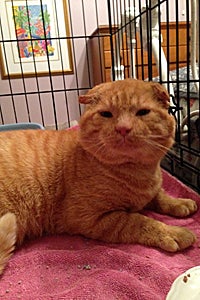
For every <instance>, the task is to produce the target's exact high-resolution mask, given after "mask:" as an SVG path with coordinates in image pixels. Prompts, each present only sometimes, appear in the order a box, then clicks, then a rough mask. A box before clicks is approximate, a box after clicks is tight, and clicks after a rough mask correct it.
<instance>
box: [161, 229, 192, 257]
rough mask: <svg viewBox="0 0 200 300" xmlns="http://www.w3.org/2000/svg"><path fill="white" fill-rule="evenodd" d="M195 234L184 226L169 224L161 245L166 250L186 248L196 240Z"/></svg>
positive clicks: (172, 250) (173, 250)
mask: <svg viewBox="0 0 200 300" xmlns="http://www.w3.org/2000/svg"><path fill="white" fill-rule="evenodd" d="M196 240H197V238H196V236H195V234H194V233H193V232H192V231H191V230H189V229H187V228H183V227H178V226H168V230H167V234H166V236H165V237H164V238H163V239H162V241H161V242H160V245H159V247H160V248H162V249H163V250H165V251H169V252H177V251H179V250H183V249H186V248H188V247H190V246H191V245H193V244H194V243H195V242H196Z"/></svg>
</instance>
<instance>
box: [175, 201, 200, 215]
mask: <svg viewBox="0 0 200 300" xmlns="http://www.w3.org/2000/svg"><path fill="white" fill-rule="evenodd" d="M197 209H198V207H197V204H196V202H195V201H193V200H191V199H182V198H178V199H174V205H173V207H171V214H172V215H173V216H175V217H187V216H189V215H191V214H193V213H195V212H196V211H197Z"/></svg>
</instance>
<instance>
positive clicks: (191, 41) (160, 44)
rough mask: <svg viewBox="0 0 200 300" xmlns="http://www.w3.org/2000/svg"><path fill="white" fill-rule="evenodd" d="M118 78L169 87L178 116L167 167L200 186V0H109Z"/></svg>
mask: <svg viewBox="0 0 200 300" xmlns="http://www.w3.org/2000/svg"><path fill="white" fill-rule="evenodd" d="M109 13H110V20H112V21H111V23H112V26H111V28H110V34H111V35H112V38H111V39H110V40H111V43H112V47H111V48H112V50H111V52H112V55H111V69H112V78H113V80H118V79H124V78H127V77H133V78H136V79H143V80H153V81H157V82H160V83H161V84H163V85H165V87H166V88H167V89H168V91H169V93H170V98H171V107H170V113H171V114H173V115H174V117H175V118H176V120H177V131H176V143H175V145H174V147H173V148H172V150H171V151H170V152H169V153H168V154H167V157H166V158H165V159H164V160H163V162H162V166H163V167H164V168H166V169H167V170H169V171H170V172H171V173H172V174H174V175H176V176H177V177H179V178H180V179H181V180H182V181H184V182H185V183H187V184H188V185H190V186H192V187H193V188H195V189H197V190H198V191H199V190H200V179H199V176H200V171H199V167H200V155H199V150H200V118H199V117H200V113H199V67H198V61H199V50H198V49H199V41H198V36H199V33H198V28H199V17H198V16H199V6H198V1H195V0H194V1H191V2H190V1H187V0H186V1H158V0H152V1H109Z"/></svg>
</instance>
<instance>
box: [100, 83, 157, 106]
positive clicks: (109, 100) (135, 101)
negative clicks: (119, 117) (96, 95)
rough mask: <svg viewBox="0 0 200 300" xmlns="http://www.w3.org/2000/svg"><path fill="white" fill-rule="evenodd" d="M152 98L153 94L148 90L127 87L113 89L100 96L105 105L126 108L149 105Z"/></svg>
mask: <svg viewBox="0 0 200 300" xmlns="http://www.w3.org/2000/svg"><path fill="white" fill-rule="evenodd" d="M102 96H103V95H102ZM152 99H153V94H152V91H150V90H141V89H136V88H129V89H126V90H113V91H112V92H111V93H107V94H105V95H104V97H102V102H103V103H104V104H106V105H107V106H111V107H112V106H116V107H118V108H121V109H127V108H135V107H140V106H145V105H150V104H152ZM103 103H102V104H103Z"/></svg>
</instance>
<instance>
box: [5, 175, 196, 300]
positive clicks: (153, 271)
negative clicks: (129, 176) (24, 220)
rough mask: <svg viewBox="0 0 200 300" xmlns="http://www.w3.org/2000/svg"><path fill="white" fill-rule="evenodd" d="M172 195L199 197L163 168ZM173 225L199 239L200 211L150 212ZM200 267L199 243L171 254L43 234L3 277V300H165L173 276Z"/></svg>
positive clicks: (21, 251)
mask: <svg viewBox="0 0 200 300" xmlns="http://www.w3.org/2000/svg"><path fill="white" fill-rule="evenodd" d="M163 177H164V183H163V185H164V187H165V189H166V190H167V191H168V192H169V193H170V194H172V195H174V196H181V197H191V198H193V199H195V200H196V201H197V202H198V203H199V206H200V197H199V196H198V195H197V194H195V193H194V192H193V191H191V190H190V189H189V188H187V187H186V186H184V185H183V184H182V183H180V182H179V181H177V180H176V179H175V178H173V177H172V176H171V175H169V174H168V173H166V172H163ZM151 216H153V217H155V218H157V219H159V220H163V221H164V222H166V223H169V224H173V225H184V226H188V227H189V228H191V229H193V230H194V231H195V232H196V234H197V236H198V237H199V241H200V210H199V211H198V212H197V213H196V214H195V215H193V216H192V217H189V218H187V219H176V218H172V217H167V216H161V215H158V214H156V213H151ZM196 265H200V247H199V242H197V243H196V245H195V246H194V247H191V248H189V249H187V250H185V251H183V252H180V253H176V254H170V253H166V252H164V251H161V250H159V249H153V248H148V247H145V246H140V245H123V244H122V245H113V244H106V243H102V242H99V241H93V240H88V239H85V238H83V237H79V236H74V237H71V236H68V235H62V236H52V237H43V238H41V239H38V240H36V241H31V242H27V243H26V244H25V245H23V247H22V248H21V249H19V250H18V251H16V252H15V254H14V255H13V257H12V258H11V260H10V262H9V264H8V266H7V268H6V270H5V272H4V274H3V276H2V277H1V279H0V299H10V300H16V299H22V300H50V299H53V300H60V299H67V300H68V299H70V300H72V299H74V300H78V299H79V300H84V299H85V300H117V299H119V300H130V299H131V300H137V299H140V300H151V299H152V300H161V299H163V300H164V299H165V297H166V295H167V293H168V291H169V289H170V286H171V284H172V282H173V281H174V279H175V278H176V277H177V276H178V275H179V274H181V273H182V272H184V271H186V270H187V269H189V268H191V267H194V266H196Z"/></svg>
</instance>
